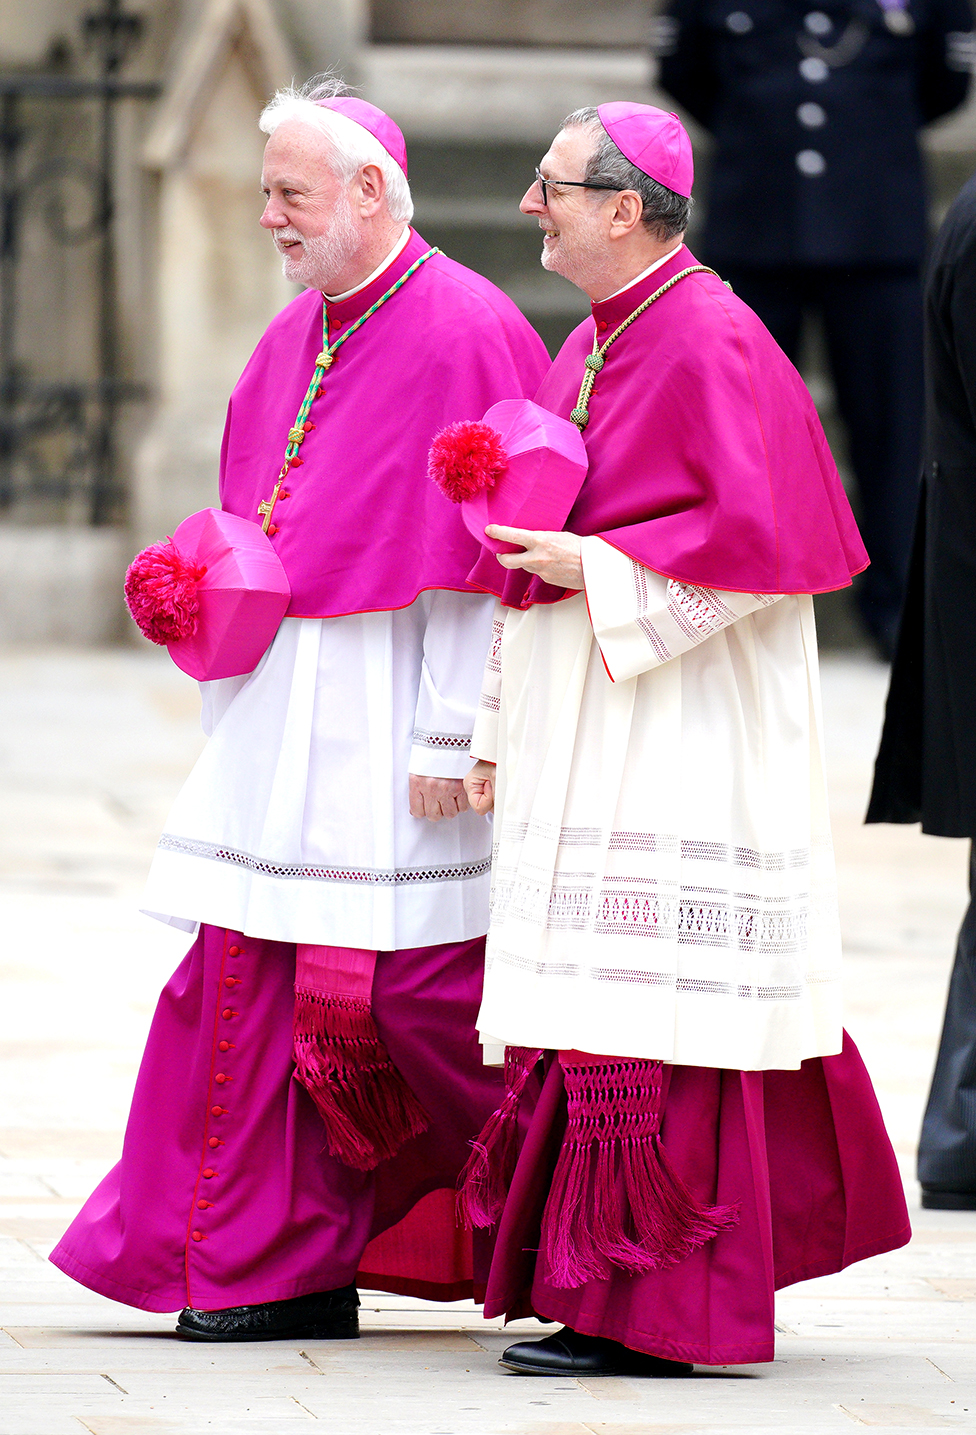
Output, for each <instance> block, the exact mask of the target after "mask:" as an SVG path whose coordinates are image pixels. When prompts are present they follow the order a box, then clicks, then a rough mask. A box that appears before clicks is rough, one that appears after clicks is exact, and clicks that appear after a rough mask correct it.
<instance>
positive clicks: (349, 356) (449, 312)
mask: <svg viewBox="0 0 976 1435" xmlns="http://www.w3.org/2000/svg"><path fill="white" fill-rule="evenodd" d="M428 248H429V245H428V244H427V243H426V242H425V241H424V240H423V239H422V238H421V237H420V236H419V235H418V234H416V233H413V232H411V236H410V239H409V241H408V243H407V246H406V248H405V249H404V250H403V252H402V254H400V255H399V256H398V257H397V258H396V259H395V260H394V261H393V263H392V264H391V265H390V266H389V268H387V269H386V270H385V271H384V272H383V274H381V275H380V276H379V278H378V279H376V280H374V281H373V283H372V284H370V285H369V286H368V287H367V288H366V289H364V290H362V291H361V292H360V293H358V294H355V295H354V296H353V297H352V298H351V299H346V300H344V301H343V302H342V303H339V304H333V305H330V306H329V317H330V331H329V338H330V341H331V342H334V341H335V339H336V338H338V337H339V336H340V335H341V334H342V333H343V332H344V330H346V329H348V328H349V327H350V325H351V324H353V323H354V322H355V320H356V319H358V318H359V317H360V315H362V314H364V313H365V312H366V310H367V309H368V308H369V307H370V306H371V305H372V304H374V303H375V302H376V300H377V299H378V298H379V297H380V295H382V294H384V293H385V292H386V290H387V289H389V288H390V286H391V285H392V284H394V283H395V282H396V280H397V279H399V278H400V276H401V275H402V274H404V273H405V272H406V271H407V269H409V268H410V266H411V265H412V264H413V263H414V261H415V260H416V259H418V258H419V257H420V255H422V254H424V253H425V252H426V251H427V249H428ZM321 348H322V295H321V294H320V293H319V292H318V291H317V290H314V289H312V290H306V292H305V293H303V294H300V295H299V296H298V298H297V299H295V300H294V301H293V302H292V303H291V304H289V305H288V307H287V308H286V309H284V310H283V311H282V312H281V313H280V314H279V315H278V316H277V318H276V319H274V320H273V321H272V323H271V324H270V325H269V327H268V329H267V332H266V333H265V335H264V337H263V338H262V339H261V342H260V343H259V344H258V346H257V349H256V350H255V351H254V354H253V355H252V357H251V359H250V361H249V363H248V365H247V367H246V369H245V370H244V373H243V374H242V376H241V379H240V382H239V383H238V385H237V387H236V388H235V390H234V392H233V394H232V395H231V400H230V406H229V409H228V413H227V425H226V428H225V431H224V443H223V450H222V453H221V477H220V497H221V503H222V505H223V507H224V508H225V509H227V510H228V511H229V512H231V513H236V514H239V515H240V516H241V517H242V518H251V519H257V518H258V504H259V503H260V502H261V500H262V499H266V498H268V497H270V495H271V490H272V489H273V487H274V484H275V480H276V479H277V476H278V472H279V470H280V468H281V464H282V461H283V458H284V452H285V445H286V443H287V440H288V430H289V429H290V427H291V426H292V424H293V423H294V422H295V417H296V415H297V413H298V409H299V406H300V405H301V402H302V399H303V398H304V397H305V393H306V391H307V389H308V385H309V381H310V380H311V377H312V373H313V371H314V369H315V358H316V355H317V354H318V353H319V352H320V351H321ZM548 364H549V359H548V355H547V354H546V351H545V348H544V347H543V344H542V341H541V339H539V337H538V335H537V334H536V333H535V331H534V330H533V329H532V328H531V327H530V326H529V324H528V323H527V322H526V320H525V319H524V318H523V317H522V315H521V314H520V313H519V311H518V309H516V307H515V305H514V304H513V303H512V302H511V300H510V299H508V298H506V296H505V295H504V294H502V293H501V292H500V290H498V289H496V288H495V286H494V285H493V284H490V283H489V282H488V280H487V279H483V278H481V276H480V275H478V274H474V273H472V272H471V270H470V269H465V268H464V267H463V266H462V265H460V264H456V263H455V262H454V261H453V260H451V259H448V258H446V257H445V256H443V255H435V256H434V257H433V258H432V259H429V260H428V261H427V263H426V264H425V265H424V266H423V267H422V268H421V269H420V270H418V272H417V273H416V274H414V275H413V276H412V277H411V278H410V279H409V280H407V282H406V284H405V285H404V286H403V288H402V289H400V290H399V291H398V292H397V293H396V294H395V295H394V296H393V297H392V298H391V299H389V300H388V301H387V302H386V304H384V305H383V307H382V308H381V309H379V310H377V312H376V313H375V314H373V315H372V316H371V317H370V318H369V319H367V320H366V322H365V324H364V325H363V326H362V328H361V329H359V330H358V331H357V332H356V333H355V334H353V335H352V336H351V338H350V339H349V341H348V342H347V343H346V344H344V345H343V346H342V347H341V348H340V349H339V351H338V353H337V356H336V359H335V362H334V363H333V365H332V368H331V369H330V370H329V371H328V373H327V374H326V375H325V378H324V380H323V383H322V391H321V393H320V394H319V397H318V398H317V399H316V400H315V402H314V403H313V405H312V412H311V422H312V423H313V424H314V425H315V427H314V429H313V430H312V431H311V432H310V433H309V434H308V436H307V437H306V439H305V442H304V443H303V444H302V447H301V458H302V463H301V465H300V466H297V467H295V468H293V469H292V470H291V471H290V473H289V475H288V477H287V479H286V480H285V483H284V485H283V490H282V492H283V494H284V493H287V495H288V497H287V498H282V499H279V501H278V503H277V505H276V507H275V511H274V515H273V522H274V524H275V526H276V530H277V531H276V532H274V533H272V534H271V541H272V543H273V544H274V547H275V549H276V551H277V553H278V556H279V557H280V558H281V561H282V563H283V564H284V567H285V572H286V573H287V575H288V580H289V583H290V584H291V594H292V597H291V606H290V607H289V609H288V612H289V614H290V615H292V616H300V617H319V618H327V617H336V616H338V615H340V614H343V613H360V612H371V611H376V610H383V609H393V608H403V607H406V606H407V605H408V604H410V603H412V602H413V600H414V599H415V598H416V597H417V595H418V593H420V592H422V591H423V590H424V589H428V588H453V589H458V590H462V591H463V590H466V589H467V587H468V585H467V583H466V581H465V580H466V575H467V573H468V571H469V569H470V568H471V565H472V563H474V561H475V560H476V558H477V556H478V551H479V550H478V544H477V542H476V541H475V540H474V539H473V538H472V537H471V536H470V534H469V533H468V532H467V530H466V529H465V527H464V524H463V522H462V521H461V516H460V513H459V511H458V509H457V508H456V507H455V505H454V504H452V503H450V502H448V500H447V499H446V498H445V497H444V496H443V494H442V493H441V492H440V490H439V489H438V488H437V487H436V486H435V484H434V483H432V482H431V480H430V479H429V478H428V476H427V451H428V449H429V448H430V444H431V440H432V438H433V437H434V435H435V434H436V433H437V432H438V430H440V429H442V428H444V426H445V425H446V424H450V423H454V422H456V421H457V420H459V419H480V418H481V416H482V414H483V413H484V412H485V410H486V409H487V408H489V407H490V406H491V405H492V404H493V403H495V402H497V400H499V399H510V398H520V397H523V396H526V395H531V394H532V393H534V392H535V390H536V388H537V387H538V384H539V381H540V379H541V378H542V376H543V374H544V373H545V371H546V369H547V367H548Z"/></svg>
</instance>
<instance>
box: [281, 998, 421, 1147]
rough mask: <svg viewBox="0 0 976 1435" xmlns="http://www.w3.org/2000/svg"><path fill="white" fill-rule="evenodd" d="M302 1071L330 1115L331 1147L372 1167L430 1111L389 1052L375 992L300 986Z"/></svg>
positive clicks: (298, 1058)
mask: <svg viewBox="0 0 976 1435" xmlns="http://www.w3.org/2000/svg"><path fill="white" fill-rule="evenodd" d="M295 1066H296V1075H297V1076H298V1079H299V1081H300V1082H301V1083H302V1085H303V1086H304V1087H305V1089H306V1091H307V1092H308V1094H309V1095H310V1096H311V1098H312V1100H313V1101H314V1102H315V1105H316V1107H317V1108H318V1112H319V1115H320V1116H321V1117H322V1120H323V1122H324V1123H325V1131H326V1141H327V1144H328V1149H329V1155H330V1156H335V1157H337V1158H338V1160H340V1161H342V1162H343V1164H344V1165H346V1166H352V1167H353V1168H354V1169H355V1170H357V1171H372V1170H373V1169H374V1168H375V1167H376V1166H378V1165H379V1163H380V1162H381V1161H385V1160H387V1159H388V1158H389V1157H391V1156H395V1155H396V1153H397V1151H399V1149H400V1147H401V1146H402V1145H403V1144H404V1142H405V1141H409V1139H410V1138H411V1136H419V1134H420V1133H421V1132H422V1131H426V1130H427V1124H428V1120H427V1113H426V1112H425V1111H424V1109H423V1107H422V1106H421V1104H420V1102H419V1101H418V1100H417V1098H416V1096H414V1094H413V1092H412V1091H411V1090H410V1087H409V1086H408V1085H407V1083H406V1082H405V1081H404V1079H403V1077H402V1076H401V1075H400V1073H399V1071H397V1069H396V1067H395V1066H394V1065H393V1062H392V1061H391V1059H390V1054H389V1052H388V1051H387V1049H386V1046H385V1045H384V1043H383V1041H382V1039H381V1038H380V1034H379V1032H378V1031H377V1029H376V1023H375V1022H374V1021H373V1017H372V1014H371V1012H370V1005H369V999H368V997H363V998H360V997H350V996H340V995H324V994H323V993H321V992H315V991H310V990H308V989H307V988H304V987H301V986H296V988H295Z"/></svg>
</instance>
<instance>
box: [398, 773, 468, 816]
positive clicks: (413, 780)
mask: <svg viewBox="0 0 976 1435" xmlns="http://www.w3.org/2000/svg"><path fill="white" fill-rule="evenodd" d="M467 808H468V799H467V798H466V797H465V795H464V783H463V782H462V781H461V779H460V778H459V777H418V776H417V775H416V773H413V772H412V773H411V774H410V816H411V817H426V818H427V821H428V822H440V820H441V818H442V817H457V815H458V813H459V812H466V811H467Z"/></svg>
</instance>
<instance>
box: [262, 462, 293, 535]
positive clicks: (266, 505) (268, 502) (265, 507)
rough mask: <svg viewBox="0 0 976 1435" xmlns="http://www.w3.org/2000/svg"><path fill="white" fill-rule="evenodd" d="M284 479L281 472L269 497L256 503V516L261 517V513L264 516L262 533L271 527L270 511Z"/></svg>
mask: <svg viewBox="0 0 976 1435" xmlns="http://www.w3.org/2000/svg"><path fill="white" fill-rule="evenodd" d="M286 467H287V465H286ZM284 481H285V475H284V474H283V473H282V474H281V476H280V477H279V479H278V482H277V483H276V484H275V486H274V488H273V489H272V490H271V497H270V498H263V499H262V500H261V502H260V503H259V504H258V517H261V516H262V515H263V517H264V522H263V523H262V524H261V530H262V532H264V533H267V531H268V529H269V528H270V527H271V515H272V513H274V508H275V504H276V503H277V502H278V494H279V492H280V491H281V485H282V484H283V483H284Z"/></svg>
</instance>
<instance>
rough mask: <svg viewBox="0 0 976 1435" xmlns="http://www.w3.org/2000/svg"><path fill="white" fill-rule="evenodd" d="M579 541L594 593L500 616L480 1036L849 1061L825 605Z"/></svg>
mask: <svg viewBox="0 0 976 1435" xmlns="http://www.w3.org/2000/svg"><path fill="white" fill-rule="evenodd" d="M582 551H583V571H584V575H585V583H586V592H585V594H582V593H581V594H578V595H576V596H575V597H572V598H568V599H566V600H565V601H562V602H559V603H554V604H548V605H547V604H536V605H534V606H533V607H530V608H528V609H527V610H525V611H517V610H514V609H504V608H502V607H501V606H500V605H499V606H498V607H497V609H496V618H495V622H494V637H493V643H492V649H491V653H490V655H489V658H488V662H487V666H486V671H485V678H484V685H483V691H482V697H481V706H480V711H479V716H478V720H477V722H476V724H475V733H474V738H473V741H472V751H473V753H474V754H475V755H476V756H477V757H483V758H486V759H489V760H497V761H498V762H499V769H498V791H497V794H496V805H495V855H494V872H493V886H492V918H491V926H490V930H489V938H488V961H487V971H486V978H485V994H484V1002H483V1005H482V1008H481V1013H480V1016H479V1027H480V1029H481V1032H482V1035H483V1039H484V1040H485V1042H486V1044H490V1043H491V1042H492V1041H496V1042H497V1041H504V1042H506V1043H508V1044H510V1045H518V1046H528V1047H549V1048H564V1049H565V1048H576V1049H579V1050H583V1051H592V1052H601V1053H606V1054H610V1055H620V1056H629V1057H646V1058H650V1059H658V1060H665V1061H671V1062H677V1063H681V1064H683V1065H691V1066H699V1065H700V1066H710V1067H728V1068H733V1069H736V1070H750V1069H753V1070H754V1069H768V1068H795V1067H797V1066H798V1065H799V1063H800V1062H801V1061H803V1060H804V1059H806V1058H808V1057H812V1056H825V1055H829V1054H831V1053H834V1052H837V1051H839V1050H840V1047H841V1015H840V1008H841V996H840V971H839V963H840V932H839V922H838V912H837V897H836V883H835V874H834V862H833V851H832V846H831V840H830V827H829V820H828V810H827V793H826V782H825V775H824V764H823V744H822V730H821V727H822V725H821V714H820V692H819V677H818V667H817V651H816V633H815V627H814V616H813V602H812V599H811V598H810V597H808V596H786V597H778V596H770V595H762V594H746V593H730V592H716V591H714V590H710V589H706V588H699V587H695V586H692V585H689V584H683V583H678V582H675V581H672V580H668V579H666V578H664V577H662V576H661V575H659V574H657V573H654V572H651V571H650V570H649V569H647V568H644V567H642V566H641V565H640V564H637V563H635V562H634V561H633V560H632V559H630V558H629V557H627V556H626V555H624V554H621V553H619V552H618V551H617V550H616V549H614V548H612V547H611V546H610V545H609V544H607V543H606V542H604V541H603V540H602V539H599V538H584V540H583V545H582Z"/></svg>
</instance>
